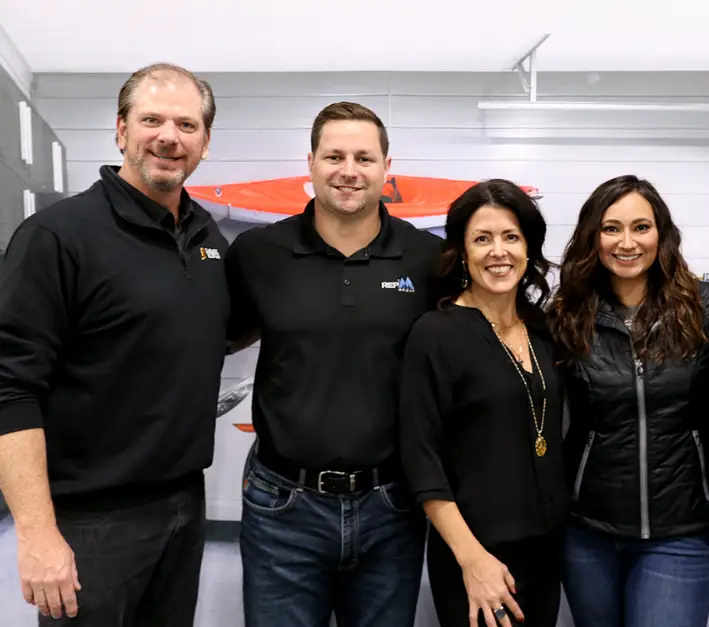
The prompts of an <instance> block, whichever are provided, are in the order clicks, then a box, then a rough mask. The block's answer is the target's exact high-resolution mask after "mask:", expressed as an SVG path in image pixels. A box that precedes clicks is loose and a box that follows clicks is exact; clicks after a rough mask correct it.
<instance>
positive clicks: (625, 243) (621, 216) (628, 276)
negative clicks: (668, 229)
mask: <svg viewBox="0 0 709 627" xmlns="http://www.w3.org/2000/svg"><path fill="white" fill-rule="evenodd" d="M658 240H659V237H658V231H657V226H656V224H655V214H654V212H653V210H652V206H651V205H650V203H649V202H648V201H647V200H645V198H643V197H642V195H640V194H638V193H637V192H631V193H630V194H626V195H625V196H623V197H622V198H621V199H620V200H618V201H617V202H616V203H614V204H613V205H611V206H610V207H608V209H607V210H606V212H605V213H604V214H603V218H602V220H601V234H600V237H599V257H600V260H601V263H602V264H603V265H604V266H605V267H606V268H607V269H608V271H609V272H610V273H611V275H613V277H614V279H615V280H616V281H617V280H621V281H623V280H626V281H628V280H629V281H636V280H638V279H643V278H646V275H647V271H648V269H649V268H650V266H652V264H653V263H654V261H655V259H656V258H657V247H658Z"/></svg>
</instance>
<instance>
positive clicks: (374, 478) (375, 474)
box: [372, 468, 379, 490]
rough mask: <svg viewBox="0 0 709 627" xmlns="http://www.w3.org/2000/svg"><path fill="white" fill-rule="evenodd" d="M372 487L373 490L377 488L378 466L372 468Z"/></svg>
mask: <svg viewBox="0 0 709 627" xmlns="http://www.w3.org/2000/svg"><path fill="white" fill-rule="evenodd" d="M372 487H373V489H374V490H378V489H379V468H373V469H372Z"/></svg>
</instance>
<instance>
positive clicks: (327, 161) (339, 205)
mask: <svg viewBox="0 0 709 627" xmlns="http://www.w3.org/2000/svg"><path fill="white" fill-rule="evenodd" d="M390 165H391V158H390V157H385V156H384V153H383V151H382V146H381V143H380V138H379V129H378V128H377V127H376V125H375V124H373V123H372V122H367V121H361V120H332V121H330V122H327V123H326V124H325V125H324V126H323V127H322V132H321V135H320V141H319V143H318V146H317V148H316V150H315V153H310V154H309V155H308V167H309V169H310V176H311V179H312V181H313V189H314V191H315V198H316V202H317V203H318V205H319V206H320V208H322V209H323V210H325V211H327V212H328V213H331V214H334V215H337V216H340V217H350V216H356V215H358V214H362V213H364V212H368V211H372V212H374V211H377V210H378V207H379V200H380V198H381V195H382V188H383V187H384V183H385V181H386V175H387V172H388V171H389V167H390Z"/></svg>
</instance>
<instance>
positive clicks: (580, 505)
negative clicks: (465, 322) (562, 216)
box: [551, 176, 709, 627]
mask: <svg viewBox="0 0 709 627" xmlns="http://www.w3.org/2000/svg"><path fill="white" fill-rule="evenodd" d="M708 244H709V243H708ZM708 303H709V286H708V285H707V284H705V283H701V282H700V281H698V280H697V279H696V278H695V277H694V276H693V275H692V274H691V273H690V271H689V269H688V266H687V263H686V262H685V260H684V259H683V257H682V254H681V251H680V233H679V230H678V229H677V227H676V226H675V224H674V223H673V221H672V218H671V216H670V212H669V209H668V207H667V205H666V204H665V202H664V201H663V200H662V198H661V197H660V195H659V194H658V192H657V190H656V189H655V188H654V187H653V186H652V185H651V184H650V183H648V182H647V181H643V180H639V179H638V178H636V177H634V176H622V177H618V178H616V179H613V180H610V181H607V182H606V183H603V184H602V185H601V186H600V187H599V188H598V189H596V190H595V191H594V192H593V194H592V195H591V196H590V197H589V199H588V200H587V201H586V203H585V204H584V206H583V208H582V209H581V212H580V214H579V219H578V224H577V226H576V230H575V231H574V234H573V236H572V239H571V241H570V242H569V244H568V246H567V248H566V252H565V256H564V259H563V261H562V267H561V275H560V287H559V289H558V291H557V294H556V296H555V299H554V302H553V305H552V312H551V318H552V320H551V324H552V329H553V332H554V335H555V337H556V340H557V342H558V346H559V349H560V351H561V354H560V357H561V360H562V361H563V362H564V363H565V364H566V366H567V368H566V376H567V399H568V408H569V430H568V433H567V436H566V439H565V443H564V447H565V460H566V471H567V476H568V479H569V483H570V490H571V492H572V497H573V508H572V518H571V522H570V525H569V527H568V530H567V534H566V541H565V574H564V587H565V589H566V594H567V597H568V600H569V604H570V607H571V611H572V614H573V617H574V622H575V625H576V627H705V625H706V624H707V616H708V615H709V486H708V484H707V469H706V457H705V453H704V448H703V442H708V440H707V435H708V434H709V429H707V427H708V426H709V415H708V412H709V406H708V405H709V377H708V376H707V373H708V372H709V351H707V330H708V329H709V324H708V323H707V318H708V316H707V310H708V307H707V304H708Z"/></svg>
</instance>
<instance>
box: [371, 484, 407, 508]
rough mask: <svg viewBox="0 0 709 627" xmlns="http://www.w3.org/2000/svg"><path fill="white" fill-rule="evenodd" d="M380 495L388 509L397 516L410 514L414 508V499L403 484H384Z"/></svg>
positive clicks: (380, 488) (381, 486) (380, 487)
mask: <svg viewBox="0 0 709 627" xmlns="http://www.w3.org/2000/svg"><path fill="white" fill-rule="evenodd" d="M379 494H380V495H381V497H382V501H383V502H384V505H385V506H386V508H387V509H388V510H389V511H391V512H394V513H395V514H408V513H409V512H410V511H411V508H412V507H413V498H412V497H411V494H410V493H409V491H408V490H407V489H406V486H405V485H404V484H403V483H387V484H386V485H385V484H382V485H380V486H379Z"/></svg>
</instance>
